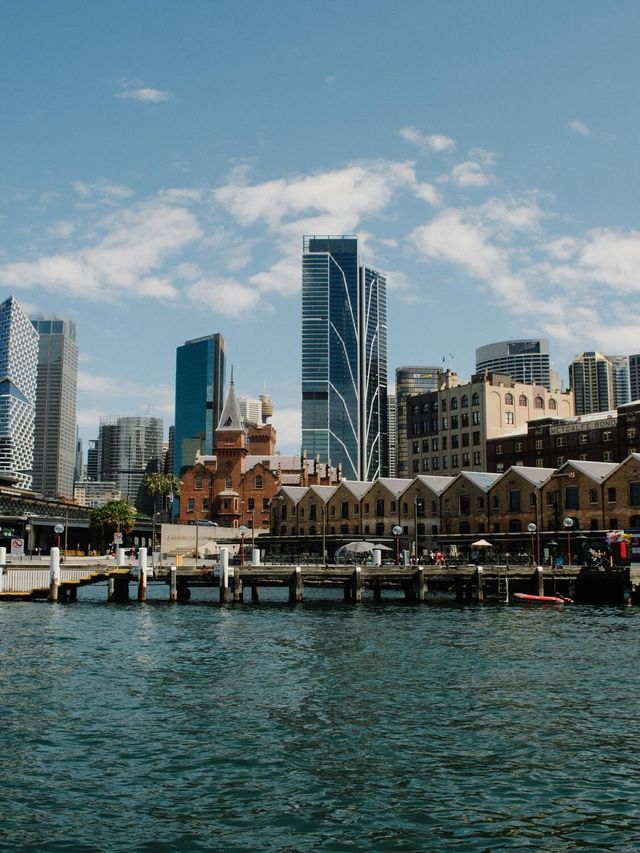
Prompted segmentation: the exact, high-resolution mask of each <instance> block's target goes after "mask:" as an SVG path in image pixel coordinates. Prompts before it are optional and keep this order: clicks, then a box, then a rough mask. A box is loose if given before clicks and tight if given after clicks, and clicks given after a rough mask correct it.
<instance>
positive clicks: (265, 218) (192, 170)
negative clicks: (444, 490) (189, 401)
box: [0, 0, 640, 452]
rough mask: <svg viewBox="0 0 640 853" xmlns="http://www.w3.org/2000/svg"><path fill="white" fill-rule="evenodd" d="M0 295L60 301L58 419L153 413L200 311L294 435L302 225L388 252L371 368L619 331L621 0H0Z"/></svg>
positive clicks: (628, 109)
mask: <svg viewBox="0 0 640 853" xmlns="http://www.w3.org/2000/svg"><path fill="white" fill-rule="evenodd" d="M0 18H1V25H0V57H1V59H0V62H1V64H2V68H1V74H0V115H1V119H2V121H1V127H2V133H1V134H0V162H1V163H2V170H1V172H0V296H1V297H2V298H6V296H9V295H10V294H14V295H15V296H16V297H17V298H18V300H19V301H20V303H21V304H22V305H23V307H24V308H25V310H27V311H28V312H30V313H36V312H43V313H51V312H55V313H58V314H61V315H64V316H70V317H72V318H73V319H75V320H76V322H77V326H78V343H79V347H80V352H81V367H80V377H79V394H78V418H79V423H80V427H81V434H82V435H83V437H84V438H89V437H94V436H95V435H97V429H98V421H99V418H100V416H102V415H139V414H141V415H144V414H147V413H148V414H151V415H154V416H158V417H162V418H164V420H165V426H166V427H168V426H169V424H170V423H172V422H173V396H174V388H173V383H174V374H175V350H176V347H178V346H179V345H181V344H182V343H184V341H185V340H187V339H190V338H194V337H199V336H201V335H206V334H211V333H213V332H221V333H222V334H223V335H224V337H225V340H226V344H227V356H228V359H229V362H230V363H233V365H234V374H235V379H236V386H237V389H238V391H239V393H241V394H247V395H250V396H258V395H259V394H260V393H261V392H262V391H263V390H264V389H266V390H268V391H269V392H270V393H271V396H272V398H273V402H274V407H275V415H274V423H275V425H276V427H277V428H278V434H279V446H280V449H281V450H283V451H289V452H295V451H297V450H298V448H299V429H300V419H299V406H300V366H299V363H300V266H301V264H300V253H301V246H302V236H303V234H305V233H318V234H326V233H332V234H339V233H357V234H359V235H360V239H361V244H362V259H363V261H364V262H367V263H370V264H372V265H374V266H376V267H377V268H378V269H380V270H383V271H385V272H386V273H387V276H388V282H389V294H388V298H389V368H390V379H391V380H392V378H393V369H394V368H395V367H396V366H397V365H401V364H434V363H435V364H438V363H441V361H442V357H443V356H444V355H445V354H446V356H447V363H448V362H449V353H452V354H453V356H454V358H453V361H452V366H453V368H454V369H456V370H458V372H459V373H460V374H461V375H462V376H464V377H468V376H469V375H470V374H471V372H472V370H473V366H474V353H475V348H476V347H478V346H481V345H482V344H485V343H490V342H492V341H495V340H501V339H504V338H509V337H528V336H540V337H548V338H549V339H550V346H551V357H552V360H553V361H554V362H555V364H556V366H557V368H558V370H559V371H560V373H561V375H562V376H563V377H565V381H566V374H567V369H566V368H567V364H568V362H569V361H570V360H571V358H572V357H573V355H575V353H577V352H580V351H582V350H585V349H586V350H590V349H597V350H600V351H603V352H605V353H607V354H629V353H632V352H638V351H640V334H639V332H640V323H639V320H638V315H639V313H640V312H639V310H638V309H639V307H640V305H639V302H640V299H639V292H640V231H639V230H638V198H640V186H639V184H640V170H639V168H638V150H639V148H640V146H639V144H638V143H639V139H638V136H639V121H640V119H639V116H640V110H639V109H638V106H639V104H638V101H639V99H640V87H639V86H638V80H639V77H640V75H639V73H638V72H639V70H640V69H639V65H640V59H639V53H638V50H637V40H638V34H639V33H640V4H638V3H637V2H628V3H627V2H607V3H603V2H601V0H598V2H590V0H580V2H578V0H575V2H545V0H542V2H536V3H525V2H518V0H509V2H500V0H493V2H483V1H482V0H477V2H458V3H449V2H428V0H424V2H413V0H403V2H402V3H397V2H380V0H378V2H376V0H369V2H359V0H353V1H352V2H345V0H341V2H331V0H329V2H324V3H322V4H317V3H310V2H277V0H271V2H258V1H257V0H255V1H254V2H196V0H190V2H188V3H177V2H144V0H137V2H134V3H130V2H127V3H121V2H116V1H115V0H111V1H110V2H108V3H102V4H99V3H86V2H68V0H58V2H56V3H51V2H44V0H43V2H32V0H20V2H18V0H7V2H5V3H4V4H3V5H2V9H1V10H0Z"/></svg>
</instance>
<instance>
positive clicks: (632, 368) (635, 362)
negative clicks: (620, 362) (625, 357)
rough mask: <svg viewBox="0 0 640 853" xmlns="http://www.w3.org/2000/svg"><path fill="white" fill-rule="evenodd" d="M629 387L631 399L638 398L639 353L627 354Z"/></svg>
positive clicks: (639, 381) (639, 385)
mask: <svg viewBox="0 0 640 853" xmlns="http://www.w3.org/2000/svg"><path fill="white" fill-rule="evenodd" d="M629 387H630V397H631V400H640V354H638V355H630V356H629Z"/></svg>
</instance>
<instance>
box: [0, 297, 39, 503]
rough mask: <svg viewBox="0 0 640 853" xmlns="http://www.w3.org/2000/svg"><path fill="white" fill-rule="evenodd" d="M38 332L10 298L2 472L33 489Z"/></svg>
mask: <svg viewBox="0 0 640 853" xmlns="http://www.w3.org/2000/svg"><path fill="white" fill-rule="evenodd" d="M37 376H38V333H37V332H36V330H35V329H34V328H33V326H32V325H31V321H30V320H29V318H28V317H27V315H26V314H25V313H24V311H23V310H22V308H21V307H20V305H19V303H18V301H17V299H15V297H13V296H10V297H9V299H6V300H5V301H4V302H3V303H2V304H0V471H2V472H3V473H5V474H7V475H9V476H10V477H11V478H12V479H13V481H14V482H15V483H16V484H17V485H19V486H21V487H22V488H25V489H29V488H31V482H32V471H33V433H34V422H35V412H36V385H37Z"/></svg>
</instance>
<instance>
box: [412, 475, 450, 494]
mask: <svg viewBox="0 0 640 853" xmlns="http://www.w3.org/2000/svg"><path fill="white" fill-rule="evenodd" d="M454 479H455V478H454V477H443V476H442V475H439V474H418V476H417V477H416V480H418V481H419V482H420V483H423V484H424V485H425V486H426V487H427V488H428V489H431V491H432V492H435V494H436V495H439V494H441V493H442V492H443V491H444V490H445V489H446V488H447V486H448V485H449V483H451V482H453V480H454Z"/></svg>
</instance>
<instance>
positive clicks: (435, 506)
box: [431, 501, 438, 515]
mask: <svg viewBox="0 0 640 853" xmlns="http://www.w3.org/2000/svg"><path fill="white" fill-rule="evenodd" d="M437 512H438V501H431V515H435V514H436V513H437Z"/></svg>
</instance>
